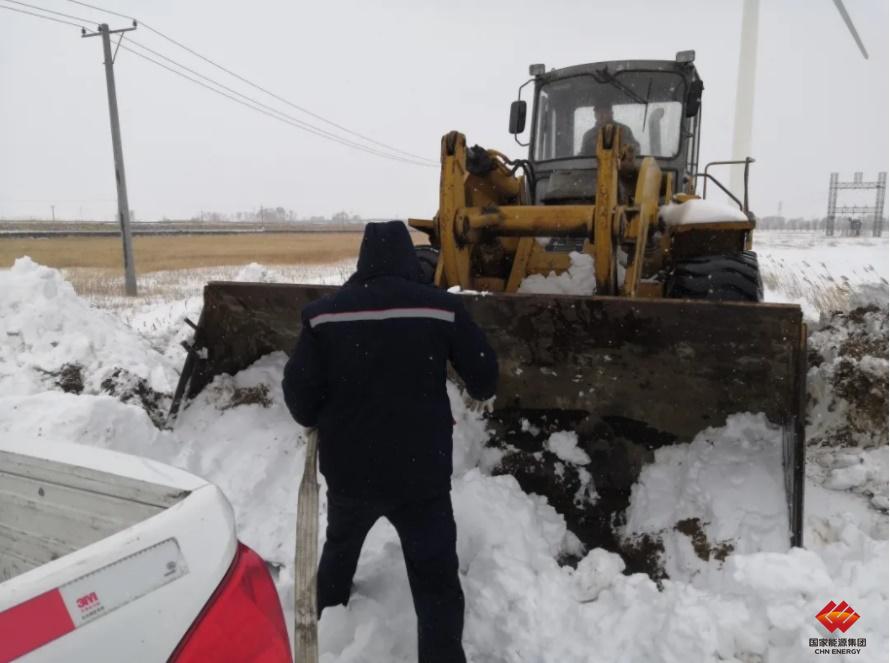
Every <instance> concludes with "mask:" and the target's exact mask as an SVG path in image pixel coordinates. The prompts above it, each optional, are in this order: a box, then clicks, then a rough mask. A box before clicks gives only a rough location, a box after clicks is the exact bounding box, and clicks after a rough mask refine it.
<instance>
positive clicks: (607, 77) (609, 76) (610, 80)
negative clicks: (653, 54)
mask: <svg viewBox="0 0 890 663" xmlns="http://www.w3.org/2000/svg"><path fill="white" fill-rule="evenodd" d="M593 79H594V80H595V81H596V82H597V83H606V84H608V85H611V86H612V87H613V88H615V89H616V90H621V91H622V92H624V94H626V95H627V96H628V97H630V98H631V99H633V100H634V101H635V102H637V103H638V104H646V105H647V106H648V105H649V102H648V101H646V100H645V99H643V98H642V97H641V96H640V95H638V94H637V93H636V92H634V91H633V90H632V89H631V88H629V87H627V86H626V85H625V84H624V83H622V82H621V81H619V80H618V77H617V76H615V74H613V73H611V72H610V71H609V70H608V69H606V68H605V67H603V68H602V69H597V70H596V71H594V72H593ZM650 82H651V81H650Z"/></svg>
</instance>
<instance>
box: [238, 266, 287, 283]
mask: <svg viewBox="0 0 890 663" xmlns="http://www.w3.org/2000/svg"><path fill="white" fill-rule="evenodd" d="M232 280H233V281H240V282H244V283H283V282H284V279H283V278H282V276H281V274H279V273H278V272H276V271H275V270H274V269H270V268H269V267H266V266H265V265H260V264H259V263H256V262H252V263H250V264H249V265H246V266H245V267H242V268H241V269H240V270H239V271H238V273H237V274H236V275H235V277H234V278H233V279H232Z"/></svg>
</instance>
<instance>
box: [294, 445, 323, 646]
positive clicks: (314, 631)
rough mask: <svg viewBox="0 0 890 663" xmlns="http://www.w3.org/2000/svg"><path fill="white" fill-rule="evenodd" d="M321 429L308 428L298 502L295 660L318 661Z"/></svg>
mask: <svg viewBox="0 0 890 663" xmlns="http://www.w3.org/2000/svg"><path fill="white" fill-rule="evenodd" d="M317 454H318V431H317V430H316V429H315V428H309V429H307V431H306V466H305V468H304V469H303V479H302V480H301V481H300V493H299V502H298V504H297V549H296V557H295V559H294V577H295V581H296V586H295V587H294V618H295V620H296V623H295V627H294V661H295V663H318V607H317V599H316V592H317V587H316V574H317V565H318V476H317V473H316V456H317Z"/></svg>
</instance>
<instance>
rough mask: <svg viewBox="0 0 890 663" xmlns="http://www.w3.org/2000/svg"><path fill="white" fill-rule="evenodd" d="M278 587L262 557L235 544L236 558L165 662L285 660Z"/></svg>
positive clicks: (269, 662)
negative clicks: (276, 588) (273, 581)
mask: <svg viewBox="0 0 890 663" xmlns="http://www.w3.org/2000/svg"><path fill="white" fill-rule="evenodd" d="M291 660H292V659H291V653H290V640H289V638H288V635H287V628H286V627H285V625H284V615H283V614H282V612H281V604H280V603H279V601H278V592H276V591H275V585H274V584H272V578H271V577H270V576H269V572H268V570H266V565H265V563H264V562H263V560H262V558H261V557H260V556H259V555H257V554H256V553H255V552H254V551H253V550H251V549H250V548H248V547H247V546H245V545H244V544H243V543H240V542H239V543H238V549H237V551H236V552H235V559H234V561H233V562H232V566H231V567H230V568H229V570H228V572H227V573H226V576H225V577H224V578H223V580H222V582H221V583H220V585H219V587H217V588H216V591H215V592H214V593H213V596H211V597H210V600H209V601H208V602H207V604H206V605H205V606H204V609H203V610H202V611H201V614H200V615H198V618H197V619H196V620H195V622H194V623H193V624H192V626H191V628H189V630H188V632H187V633H186V634H185V636H183V638H182V640H181V641H180V643H179V645H178V646H177V647H176V651H174V652H173V655H172V656H171V657H170V659H169V663H206V662H207V661H214V662H215V663H236V662H237V663H248V662H253V663H290V661H291Z"/></svg>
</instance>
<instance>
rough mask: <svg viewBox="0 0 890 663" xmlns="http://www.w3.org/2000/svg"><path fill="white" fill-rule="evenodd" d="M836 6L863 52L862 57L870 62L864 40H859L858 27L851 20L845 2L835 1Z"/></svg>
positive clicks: (841, 0)
mask: <svg viewBox="0 0 890 663" xmlns="http://www.w3.org/2000/svg"><path fill="white" fill-rule="evenodd" d="M834 6H835V7H837V10H838V11H839V12H840V13H841V18H842V19H844V23H846V24H847V28H848V29H849V30H850V34H851V35H853V39H855V40H856V45H857V46H858V47H859V50H860V51H862V57H864V58H865V59H866V60H868V52H866V50H865V44H863V43H862V40H861V39H860V38H859V33H858V32H856V26H855V25H853V19H851V18H850V15H849V14H848V13H847V9H846V7H844V3H843V0H834Z"/></svg>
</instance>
